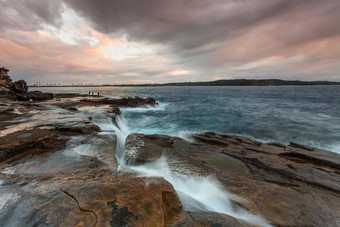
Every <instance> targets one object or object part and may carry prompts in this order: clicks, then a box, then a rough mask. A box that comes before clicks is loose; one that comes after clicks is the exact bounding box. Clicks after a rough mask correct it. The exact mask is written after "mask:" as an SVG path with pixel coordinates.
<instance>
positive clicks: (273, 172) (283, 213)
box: [127, 133, 340, 226]
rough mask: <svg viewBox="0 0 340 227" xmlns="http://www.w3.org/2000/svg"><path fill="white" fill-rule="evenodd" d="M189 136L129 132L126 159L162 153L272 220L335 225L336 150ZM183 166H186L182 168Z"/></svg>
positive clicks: (339, 199)
mask: <svg viewBox="0 0 340 227" xmlns="http://www.w3.org/2000/svg"><path fill="white" fill-rule="evenodd" d="M161 138H166V139H161ZM193 138H195V139H196V141H195V142H193V143H190V142H188V141H185V140H182V139H179V138H173V139H172V140H171V137H166V136H164V137H163V136H155V135H152V136H146V135H140V134H133V135H130V136H129V137H128V140H127V148H128V150H127V152H130V151H131V150H133V152H132V154H133V155H131V154H130V156H129V159H128V160H133V159H136V160H138V161H139V162H141V163H144V162H145V161H150V160H151V161H152V160H154V159H157V158H158V157H159V156H160V155H161V154H162V155H165V156H166V157H167V160H168V163H169V165H170V166H171V169H173V170H174V171H178V172H180V173H182V174H190V173H192V172H195V173H196V174H201V175H211V174H213V175H215V177H216V178H217V179H219V181H220V182H221V183H223V184H224V186H225V188H226V189H227V190H228V191H229V192H231V193H233V194H235V195H237V196H240V197H241V198H242V199H241V200H235V201H234V203H235V204H238V205H240V206H242V207H244V208H245V209H247V210H249V211H251V212H253V213H255V214H258V215H260V216H262V217H264V218H266V219H267V220H268V221H269V222H270V223H272V224H273V225H274V226H339V225H340V222H339V220H340V208H339V206H338V204H339V203H340V172H339V170H340V165H339V164H340V155H338V154H336V153H332V152H328V151H323V150H319V149H316V148H313V150H312V149H310V148H309V147H307V148H306V147H305V146H297V145H295V144H294V145H290V146H285V145H282V144H280V146H278V145H277V144H265V143H259V142H257V141H253V140H250V139H247V138H243V137H239V136H230V135H218V134H215V133H206V134H202V135H194V136H193ZM185 168H186V169H189V170H190V171H188V172H187V173H186V172H185V171H183V169H185ZM204 215H205V214H202V217H204ZM210 220H211V221H207V220H205V219H203V220H201V224H202V225H214V223H215V224H218V223H221V222H223V221H222V220H223V219H220V217H214V218H212V219H210ZM208 222H209V223H208ZM198 226H199V225H198ZM222 226H223V225H222Z"/></svg>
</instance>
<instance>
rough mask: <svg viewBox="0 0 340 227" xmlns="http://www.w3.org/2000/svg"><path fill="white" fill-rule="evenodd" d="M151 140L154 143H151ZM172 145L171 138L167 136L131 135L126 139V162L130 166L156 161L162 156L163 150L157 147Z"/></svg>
mask: <svg viewBox="0 0 340 227" xmlns="http://www.w3.org/2000/svg"><path fill="white" fill-rule="evenodd" d="M150 140H151V141H152V143H149V141H150ZM144 141H146V142H147V147H145V146H144V145H145V144H144ZM172 143H173V142H172V140H171V137H169V136H165V135H142V134H131V135H129V136H128V137H127V138H126V143H125V145H126V148H125V161H126V162H127V163H129V164H130V165H141V164H145V163H147V162H152V161H156V160H157V159H159V158H160V157H161V156H162V149H157V146H158V145H160V146H161V147H172ZM155 146H156V147H155Z"/></svg>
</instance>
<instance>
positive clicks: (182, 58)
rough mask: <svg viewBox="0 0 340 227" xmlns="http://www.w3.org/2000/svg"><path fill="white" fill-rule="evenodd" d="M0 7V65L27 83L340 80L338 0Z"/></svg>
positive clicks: (8, 3)
mask: <svg viewBox="0 0 340 227" xmlns="http://www.w3.org/2000/svg"><path fill="white" fill-rule="evenodd" d="M0 5H1V9H0V10H1V16H0V67H1V66H5V67H6V68H8V69H9V70H10V72H9V74H10V75H11V77H12V78H13V79H14V80H19V79H24V80H26V81H27V82H28V83H29V84H33V83H35V82H41V83H43V84H45V83H61V84H71V83H83V84H122V83H126V84H131V83H165V82H181V81H210V80H219V79H241V78H247V79H268V78H278V79H299V80H331V81H340V73H339V71H340V1H339V0H190V1H189V0H0Z"/></svg>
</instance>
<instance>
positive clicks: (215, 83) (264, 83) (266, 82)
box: [102, 79, 340, 87]
mask: <svg viewBox="0 0 340 227" xmlns="http://www.w3.org/2000/svg"><path fill="white" fill-rule="evenodd" d="M284 85H340V82H332V81H300V80H279V79H265V80H247V79H238V80H215V81H207V82H179V83H165V84H121V85H108V84H104V85H102V86H127V87H152V86H284Z"/></svg>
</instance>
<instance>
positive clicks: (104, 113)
mask: <svg viewBox="0 0 340 227" xmlns="http://www.w3.org/2000/svg"><path fill="white" fill-rule="evenodd" d="M29 93H30V92H29ZM23 94H26V93H23ZM36 94H39V95H40V93H39V92H36ZM75 97H77V98H79V99H80V100H79V99H78V100H77V99H74V98H75ZM155 105H157V102H156V101H155V100H154V99H152V98H146V99H143V98H140V97H135V98H123V99H109V98H104V97H91V98H88V95H82V94H72V95H70V94H65V95H60V94H56V95H55V99H53V100H51V101H49V102H48V103H43V102H25V101H24V102H11V101H6V102H1V103H0V106H1V111H0V195H3V196H4V198H6V200H4V201H5V202H4V203H3V204H4V205H3V206H2V207H0V209H1V210H0V223H2V224H4V225H8V226H25V225H32V226H33V225H65V226H77V225H78V226H88V225H89V226H91V225H93V226H95V225H97V226H125V225H130V226H147V225H153V226H252V225H251V224H249V223H247V222H244V221H240V220H238V219H235V218H233V217H231V216H229V215H227V214H221V213H215V212H206V211H195V212H193V211H188V210H186V208H185V207H183V204H182V203H181V201H180V200H179V197H178V194H177V192H176V191H175V190H174V188H173V186H172V185H171V184H170V183H169V182H168V181H166V180H165V179H164V178H161V177H148V178H146V177H139V176H137V175H136V173H135V172H133V171H129V170H128V167H126V168H127V169H126V170H124V167H119V168H118V164H117V161H116V159H115V152H116V142H117V141H116V140H117V139H116V135H115V134H114V133H113V132H112V131H109V130H107V131H106V130H103V131H102V130H101V129H100V128H99V127H98V125H97V124H96V121H100V120H103V119H104V121H103V122H102V123H104V124H105V123H106V121H105V120H107V119H108V118H112V119H113V120H114V119H115V118H116V116H120V115H121V114H122V113H121V111H120V109H119V107H124V108H126V107H130V108H133V107H139V106H155ZM98 107H100V108H98ZM91 108H92V109H91ZM89 109H90V110H89ZM96 110H97V112H96ZM113 123H114V122H113ZM192 139H193V141H187V140H184V139H181V138H177V137H171V136H166V135H143V134H131V135H129V136H128V137H127V139H126V156H125V160H126V161H127V163H129V164H130V165H143V164H146V163H150V162H153V161H156V160H158V159H159V158H160V157H162V156H165V157H166V159H167V162H168V164H169V166H170V168H171V170H173V171H175V172H176V173H180V174H183V175H188V176H192V175H198V176H208V175H212V176H214V178H216V179H217V180H218V181H219V182H220V183H221V186H222V187H223V188H225V190H226V191H228V192H230V193H232V194H233V195H236V196H235V198H234V197H233V198H232V205H233V206H234V207H242V208H244V209H245V210H247V211H250V212H252V213H254V214H256V215H259V216H262V217H264V218H266V219H267V220H268V221H269V222H270V223H271V224H273V225H274V226H339V225H340V223H339V220H340V208H339V205H338V204H340V158H339V157H340V155H338V154H335V153H331V152H327V151H323V150H319V149H316V148H310V147H306V146H303V145H299V144H294V143H291V144H290V145H284V144H279V143H260V142H258V141H254V140H251V139H248V138H244V137H239V136H233V135H219V134H215V133H213V132H207V133H204V134H199V135H193V138H192Z"/></svg>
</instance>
